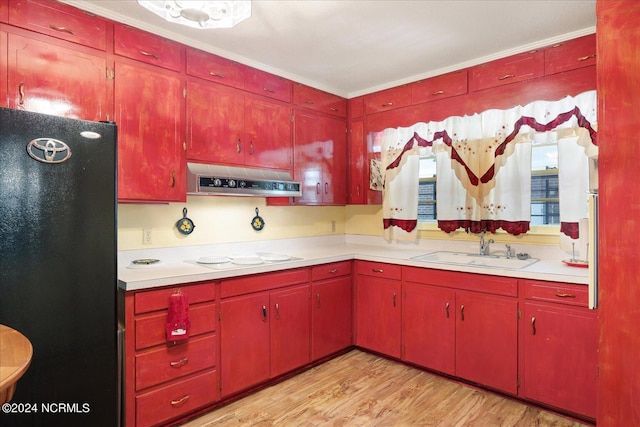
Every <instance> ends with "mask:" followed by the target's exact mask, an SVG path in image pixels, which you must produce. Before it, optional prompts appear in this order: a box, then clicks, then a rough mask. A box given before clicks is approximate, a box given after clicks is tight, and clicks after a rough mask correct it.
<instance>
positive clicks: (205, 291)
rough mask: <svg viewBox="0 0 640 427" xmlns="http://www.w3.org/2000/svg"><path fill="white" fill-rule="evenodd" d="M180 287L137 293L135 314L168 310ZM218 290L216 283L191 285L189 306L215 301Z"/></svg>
mask: <svg viewBox="0 0 640 427" xmlns="http://www.w3.org/2000/svg"><path fill="white" fill-rule="evenodd" d="M181 289H182V288H181V287H179V286H173V287H165V288H161V289H154V290H149V291H143V292H137V293H136V294H135V296H134V305H135V313H136V314H141V313H146V312H150V311H157V310H166V309H168V308H169V300H170V298H171V295H173V294H175V293H176V292H178V291H180V290H181ZM215 295H216V290H215V282H208V283H201V284H198V285H189V293H188V295H187V297H188V300H189V304H196V303H199V302H204V301H213V300H214V299H215Z"/></svg>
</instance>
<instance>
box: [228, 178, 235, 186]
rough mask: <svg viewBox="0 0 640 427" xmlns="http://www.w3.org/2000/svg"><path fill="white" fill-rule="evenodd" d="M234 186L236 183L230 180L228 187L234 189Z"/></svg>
mask: <svg viewBox="0 0 640 427" xmlns="http://www.w3.org/2000/svg"><path fill="white" fill-rule="evenodd" d="M235 186H236V181H235V180H234V179H230V180H229V187H232V188H233V187H235Z"/></svg>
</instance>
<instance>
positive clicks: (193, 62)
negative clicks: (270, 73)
mask: <svg viewBox="0 0 640 427" xmlns="http://www.w3.org/2000/svg"><path fill="white" fill-rule="evenodd" d="M186 49H187V74H188V75H190V76H194V77H199V78H201V79H205V80H210V81H212V82H215V83H218V84H221V85H225V86H231V87H235V88H238V89H243V88H244V73H243V71H244V65H242V64H240V63H238V62H235V61H231V60H229V59H226V58H222V57H220V56H217V55H214V54H212V53H207V52H203V51H201V50H197V49H194V48H191V47H187V48H186Z"/></svg>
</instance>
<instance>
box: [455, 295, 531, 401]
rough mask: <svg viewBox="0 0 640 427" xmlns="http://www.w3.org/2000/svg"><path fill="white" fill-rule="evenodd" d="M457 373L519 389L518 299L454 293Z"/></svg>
mask: <svg viewBox="0 0 640 427" xmlns="http://www.w3.org/2000/svg"><path fill="white" fill-rule="evenodd" d="M455 316H456V375H457V376H459V377H461V378H465V379H468V380H470V381H473V382H476V383H479V384H482V385H484V386H487V387H490V388H494V389H497V390H501V391H504V392H506V393H510V394H514V395H515V394H517V392H518V321H517V319H518V301H517V300H515V299H514V298H508V297H502V296H497V295H485V294H479V293H472V292H465V291H459V292H457V293H456V313H455Z"/></svg>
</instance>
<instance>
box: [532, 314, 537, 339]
mask: <svg viewBox="0 0 640 427" xmlns="http://www.w3.org/2000/svg"><path fill="white" fill-rule="evenodd" d="M535 334H536V318H535V317H532V318H531V335H535Z"/></svg>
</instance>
